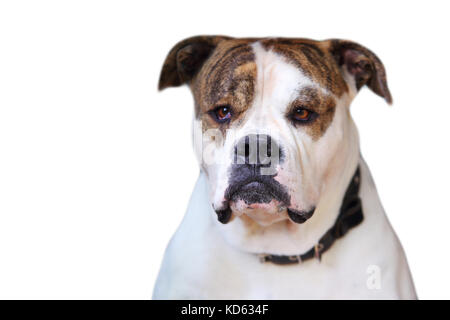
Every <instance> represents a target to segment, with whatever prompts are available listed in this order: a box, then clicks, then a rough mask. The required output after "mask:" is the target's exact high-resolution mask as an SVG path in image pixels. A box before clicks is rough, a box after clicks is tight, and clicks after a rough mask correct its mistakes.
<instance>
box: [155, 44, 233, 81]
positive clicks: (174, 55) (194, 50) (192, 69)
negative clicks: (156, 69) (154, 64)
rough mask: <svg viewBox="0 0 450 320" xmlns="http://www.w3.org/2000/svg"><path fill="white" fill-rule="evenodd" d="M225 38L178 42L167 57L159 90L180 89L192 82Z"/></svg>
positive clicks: (160, 78)
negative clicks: (179, 87)
mask: <svg viewBox="0 0 450 320" xmlns="http://www.w3.org/2000/svg"><path fill="white" fill-rule="evenodd" d="M224 39H229V38H228V37H224V36H197V37H191V38H188V39H185V40H183V41H180V42H178V43H177V44H176V45H175V46H174V47H173V48H172V50H170V52H169V54H168V55H167V57H166V61H165V62H164V65H163V67H162V70H161V75H160V77H159V84H158V89H159V90H163V89H165V88H168V87H178V86H181V85H182V84H185V83H187V82H189V81H190V80H192V78H193V77H194V76H195V74H196V73H197V71H198V70H200V68H201V66H202V65H203V63H204V62H205V61H206V59H207V58H208V57H209V56H210V54H211V53H212V52H213V51H214V49H215V48H216V46H217V44H218V43H219V42H220V41H222V40H224Z"/></svg>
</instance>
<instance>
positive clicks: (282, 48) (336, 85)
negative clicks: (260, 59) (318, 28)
mask: <svg viewBox="0 0 450 320" xmlns="http://www.w3.org/2000/svg"><path fill="white" fill-rule="evenodd" d="M261 44H262V45H263V46H264V47H265V48H266V49H267V50H272V51H274V52H276V53H279V54H281V55H283V56H285V57H286V58H288V60H289V61H291V62H292V63H294V64H295V65H297V66H298V67H299V68H300V69H301V70H302V72H303V73H305V75H306V76H308V77H309V78H311V80H312V81H314V82H316V83H317V84H319V85H320V86H322V87H323V88H325V89H327V90H328V91H330V92H331V93H333V94H334V95H335V96H336V97H340V96H341V95H342V94H343V93H345V92H347V91H348V87H347V84H346V82H345V80H344V79H343V77H342V74H341V71H340V70H339V67H338V65H337V64H336V61H335V59H334V57H333V55H332V54H331V53H330V52H329V50H328V47H327V46H328V44H327V43H324V42H320V41H314V40H310V39H289V38H271V39H266V40H261Z"/></svg>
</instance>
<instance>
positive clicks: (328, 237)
mask: <svg viewBox="0 0 450 320" xmlns="http://www.w3.org/2000/svg"><path fill="white" fill-rule="evenodd" d="M360 180H361V175H360V170H359V166H358V168H357V169H356V172H355V174H354V175H353V178H352V180H351V181H350V184H349V186H348V188H347V191H346V192H345V195H344V199H343V200H342V205H341V209H340V211H339V215H338V217H337V219H336V221H335V223H334V225H333V226H332V227H331V228H330V229H328V231H327V232H326V233H325V234H324V235H323V236H322V238H320V240H319V242H318V243H317V244H316V245H315V246H314V247H313V248H311V249H310V250H309V251H308V252H306V253H304V254H300V255H292V256H284V255H275V254H263V255H260V257H261V262H272V263H274V264H281V265H284V264H294V263H300V262H302V261H305V260H308V259H312V258H317V259H318V260H319V261H320V258H321V256H322V254H323V253H324V252H325V251H327V250H328V249H330V247H331V246H332V245H333V243H334V242H335V241H336V240H337V239H339V238H341V237H343V236H344V235H345V234H346V233H347V231H348V230H350V229H351V228H354V227H356V226H357V225H358V224H360V223H361V221H363V219H364V217H363V212H362V206H361V199H360V198H359V195H358V192H359V184H360Z"/></svg>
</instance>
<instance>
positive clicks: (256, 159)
mask: <svg viewBox="0 0 450 320" xmlns="http://www.w3.org/2000/svg"><path fill="white" fill-rule="evenodd" d="M184 83H188V84H189V86H190V88H191V90H192V92H193V96H194V100H195V119H194V130H195V135H194V136H195V137H196V138H195V146H196V152H197V155H198V158H199V160H200V163H201V166H202V169H203V171H204V172H205V174H206V176H207V178H208V181H209V187H210V192H211V194H210V197H211V203H212V206H213V208H214V210H215V211H216V213H217V215H218V218H219V221H221V222H222V223H227V222H229V221H231V220H232V219H233V218H234V217H240V218H242V219H244V220H251V221H254V222H256V223H258V224H259V225H262V226H268V225H270V224H273V223H276V222H279V221H282V220H289V221H291V222H294V223H303V222H305V221H306V220H307V219H309V218H310V217H311V216H312V215H313V213H314V210H315V208H316V206H317V204H318V202H319V200H320V196H321V192H322V190H323V189H324V186H326V184H327V181H328V179H330V177H331V176H333V175H335V174H336V172H339V168H342V167H343V166H345V162H346V161H347V158H346V157H347V154H348V152H346V150H347V149H348V148H349V147H350V145H351V144H352V141H350V140H351V139H353V136H352V135H351V130H352V128H353V122H352V119H351V117H350V113H349V105H350V102H351V100H352V99H353V97H354V96H355V94H356V92H357V91H358V90H359V89H360V88H361V87H362V86H363V85H367V86H368V87H369V88H370V89H372V90H373V91H374V92H375V93H377V94H378V95H380V96H382V97H384V98H385V99H386V101H388V102H389V103H390V102H391V96H390V93H389V90H388V87H387V84H386V76H385V71H384V67H383V65H382V64H381V62H380V60H379V59H378V58H377V57H376V56H375V55H374V54H373V53H372V52H370V51H369V50H368V49H366V48H364V47H362V46H360V45H358V44H356V43H353V42H349V41H341V40H327V41H320V42H319V41H313V40H307V39H283V38H267V39H233V38H228V37H221V36H210V37H194V38H190V39H187V40H184V41H182V42H180V43H179V44H177V45H176V46H175V47H174V48H173V49H172V51H171V52H170V53H169V55H168V57H167V59H166V62H165V64H164V67H163V71H162V73H161V78H160V84H159V86H160V89H163V88H165V87H169V86H178V85H181V84H184Z"/></svg>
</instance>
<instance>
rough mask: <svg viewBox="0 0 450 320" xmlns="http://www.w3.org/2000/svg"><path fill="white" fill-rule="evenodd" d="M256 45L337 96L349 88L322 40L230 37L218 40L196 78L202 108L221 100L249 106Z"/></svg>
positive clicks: (253, 81) (197, 94)
mask: <svg viewBox="0 0 450 320" xmlns="http://www.w3.org/2000/svg"><path fill="white" fill-rule="evenodd" d="M255 48H262V50H259V51H265V52H271V53H275V54H276V55H278V56H279V57H280V58H283V60H285V61H286V62H287V63H289V64H291V65H293V66H295V67H296V68H297V69H298V70H299V71H300V72H301V73H302V74H304V75H305V77H306V78H305V79H307V80H308V81H309V82H313V83H314V84H316V85H317V87H320V88H323V89H325V90H327V91H328V92H329V93H331V94H333V95H334V96H335V97H340V96H341V95H342V94H343V93H344V92H346V91H347V90H348V89H347V85H346V83H345V81H344V79H343V78H342V75H341V73H340V71H339V68H338V67H337V65H336V63H335V61H334V59H333V57H332V55H331V54H330V53H329V52H328V50H327V49H326V48H325V47H324V45H323V44H322V43H321V42H320V41H314V40H309V39H289V38H263V39H258V38H248V39H230V40H224V41H222V42H220V43H219V44H218V46H217V48H216V49H215V50H214V52H213V53H212V55H211V56H210V58H209V59H208V60H207V61H206V63H205V64H204V66H203V67H202V69H201V70H200V72H199V74H198V75H197V77H196V81H194V82H193V90H194V96H195V97H196V98H197V99H196V102H197V104H199V105H198V106H197V109H198V110H200V109H202V107H204V108H210V107H211V106H214V105H220V104H231V105H233V106H234V107H235V108H236V109H237V110H242V109H245V108H246V107H248V106H249V104H250V103H251V101H252V100H253V97H254V93H255V83H256V79H257V70H258V68H257V54H258V52H257V50H255Z"/></svg>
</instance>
